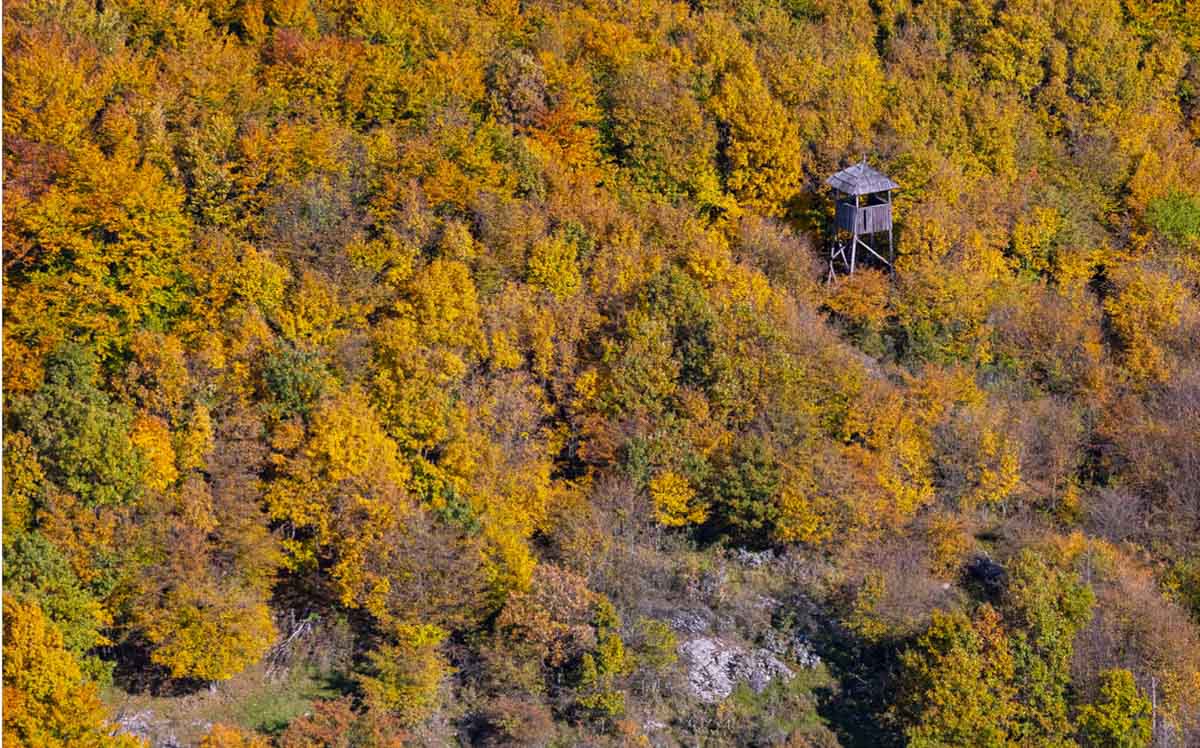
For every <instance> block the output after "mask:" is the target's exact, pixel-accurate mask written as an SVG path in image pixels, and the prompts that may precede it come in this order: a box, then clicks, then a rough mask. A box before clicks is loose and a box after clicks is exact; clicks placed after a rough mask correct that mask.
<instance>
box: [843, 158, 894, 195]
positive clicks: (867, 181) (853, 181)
mask: <svg viewBox="0 0 1200 748" xmlns="http://www.w3.org/2000/svg"><path fill="white" fill-rule="evenodd" d="M825 184H827V185H829V186H830V187H832V188H834V189H835V190H838V191H839V192H844V193H846V194H847V195H869V194H870V193H872V192H883V191H884V190H894V189H897V188H899V187H900V185H898V184H896V183H895V182H893V181H892V180H891V179H889V178H888V177H886V176H884V175H883V174H880V173H879V172H878V171H875V170H874V169H872V168H871V167H870V166H868V165H867V160H866V159H865V158H864V159H863V160H862V161H861V162H859V163H857V164H855V165H854V166H851V167H848V168H845V169H842V170H841V171H839V172H838V173H837V174H834V175H833V176H832V177H830V178H829V179H826V180H825Z"/></svg>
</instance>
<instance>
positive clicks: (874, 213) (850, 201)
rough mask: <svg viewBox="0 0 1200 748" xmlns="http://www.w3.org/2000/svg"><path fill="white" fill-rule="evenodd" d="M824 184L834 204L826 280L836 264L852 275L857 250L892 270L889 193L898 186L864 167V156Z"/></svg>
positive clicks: (832, 273)
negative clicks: (884, 234) (831, 189)
mask: <svg viewBox="0 0 1200 748" xmlns="http://www.w3.org/2000/svg"><path fill="white" fill-rule="evenodd" d="M825 184H827V185H829V186H830V187H832V188H833V193H834V201H835V210H834V217H833V232H832V233H833V237H832V244H831V245H830V248H829V278H830V280H832V279H833V276H834V275H835V274H836V269H837V268H838V265H839V264H840V266H841V267H842V268H843V269H845V271H846V272H848V273H853V272H854V267H855V265H856V264H857V261H858V248H859V247H862V248H863V249H865V250H866V251H868V252H870V253H871V254H873V255H875V257H877V258H878V259H879V260H881V261H882V262H883V263H884V264H885V265H887V266H888V267H889V268H890V267H892V261H893V259H894V255H893V248H892V190H894V189H897V188H899V187H900V185H898V184H896V183H895V182H893V181H892V180H891V179H889V178H888V177H886V176H884V175H883V174H880V173H879V172H877V171H875V170H874V169H872V168H871V167H870V166H868V165H867V159H866V157H865V156H864V157H863V160H862V161H861V162H859V163H857V164H855V165H854V166H851V167H849V168H846V169H842V170H841V171H839V172H838V173H837V174H834V175H833V176H832V177H830V178H829V179H827V180H825ZM883 233H886V234H887V257H884V256H883V237H882V236H880V235H881V234H883Z"/></svg>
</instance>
